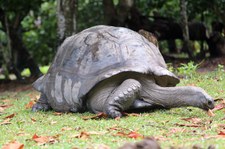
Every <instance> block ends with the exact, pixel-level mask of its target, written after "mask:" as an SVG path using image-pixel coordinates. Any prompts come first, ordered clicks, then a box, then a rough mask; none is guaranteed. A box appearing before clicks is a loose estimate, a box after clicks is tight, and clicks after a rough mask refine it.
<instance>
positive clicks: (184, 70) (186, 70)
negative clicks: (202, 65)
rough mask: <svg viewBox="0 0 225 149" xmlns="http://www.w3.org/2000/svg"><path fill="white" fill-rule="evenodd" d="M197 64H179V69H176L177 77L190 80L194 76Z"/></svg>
mask: <svg viewBox="0 0 225 149" xmlns="http://www.w3.org/2000/svg"><path fill="white" fill-rule="evenodd" d="M198 66H199V64H194V62H193V61H191V62H189V63H187V64H181V65H180V67H178V68H177V73H178V75H183V76H186V77H189V78H192V77H193V76H194V75H195V74H196V70H197V68H198Z"/></svg>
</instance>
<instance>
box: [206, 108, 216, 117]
mask: <svg viewBox="0 0 225 149" xmlns="http://www.w3.org/2000/svg"><path fill="white" fill-rule="evenodd" d="M207 115H208V116H210V117H214V116H215V114H214V113H213V111H212V110H210V109H209V110H208V111H207Z"/></svg>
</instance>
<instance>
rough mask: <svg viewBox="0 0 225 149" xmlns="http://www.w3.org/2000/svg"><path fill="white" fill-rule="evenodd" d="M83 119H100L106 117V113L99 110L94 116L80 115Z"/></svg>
mask: <svg viewBox="0 0 225 149" xmlns="http://www.w3.org/2000/svg"><path fill="white" fill-rule="evenodd" d="M81 118H82V119H83V120H90V119H95V120H96V119H100V118H107V115H106V114H105V113H103V112H101V113H98V114H96V115H94V116H83V117H81Z"/></svg>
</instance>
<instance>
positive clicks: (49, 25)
mask: <svg viewBox="0 0 225 149" xmlns="http://www.w3.org/2000/svg"><path fill="white" fill-rule="evenodd" d="M22 26H23V28H24V29H25V32H24V34H23V40H24V43H25V45H26V46H27V48H28V49H29V51H30V53H31V54H32V56H33V57H34V59H35V61H36V62H38V63H39V64H41V65H46V64H49V63H50V61H52V59H53V56H54V55H55V51H56V44H57V32H56V29H57V23H56V1H48V2H44V3H42V4H41V7H40V9H39V11H38V12H34V11H30V13H29V14H28V15H27V16H26V17H25V19H24V20H23V21H22Z"/></svg>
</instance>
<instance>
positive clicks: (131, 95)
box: [105, 79, 141, 118]
mask: <svg viewBox="0 0 225 149" xmlns="http://www.w3.org/2000/svg"><path fill="white" fill-rule="evenodd" d="M140 89H141V84H140V83H139V82H138V81H137V80H134V79H127V80H125V81H124V82H123V83H122V84H121V85H120V86H118V87H117V88H116V89H115V90H114V91H113V92H112V93H111V95H110V96H109V97H108V99H107V100H106V103H105V108H106V109H105V112H106V114H107V115H108V116H109V117H112V118H116V117H121V116H122V114H121V112H122V111H125V110H127V109H129V108H130V107H131V106H132V105H133V103H134V101H135V99H136V98H137V96H138V94H139V91H140Z"/></svg>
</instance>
